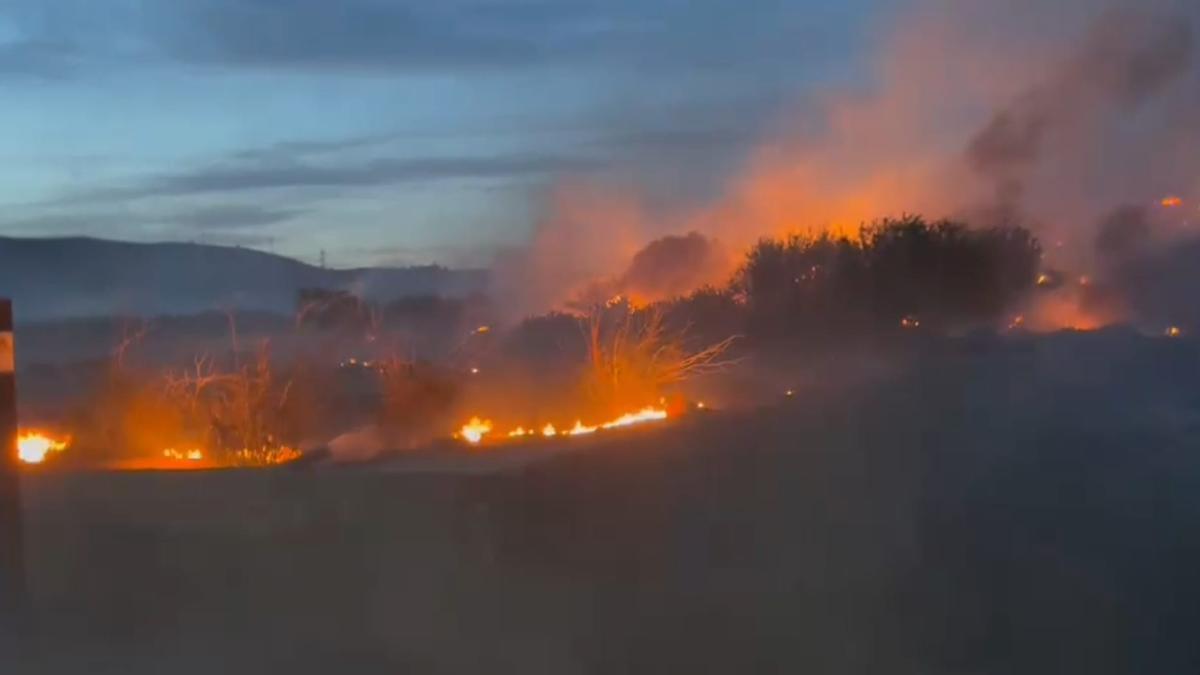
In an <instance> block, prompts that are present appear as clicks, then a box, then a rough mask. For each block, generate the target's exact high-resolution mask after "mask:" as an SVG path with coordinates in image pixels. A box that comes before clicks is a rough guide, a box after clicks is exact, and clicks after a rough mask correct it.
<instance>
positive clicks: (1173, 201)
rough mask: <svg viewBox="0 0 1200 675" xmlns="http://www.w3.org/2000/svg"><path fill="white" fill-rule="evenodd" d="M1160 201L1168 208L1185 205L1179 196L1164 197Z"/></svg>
mask: <svg viewBox="0 0 1200 675" xmlns="http://www.w3.org/2000/svg"><path fill="white" fill-rule="evenodd" d="M1159 203H1160V204H1162V205H1163V208H1167V209H1173V208H1178V207H1180V206H1183V200H1182V199H1180V198H1179V197H1163V198H1162V201H1160V202H1159Z"/></svg>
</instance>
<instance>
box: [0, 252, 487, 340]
mask: <svg viewBox="0 0 1200 675" xmlns="http://www.w3.org/2000/svg"><path fill="white" fill-rule="evenodd" d="M483 284H484V273H483V272H481V271H477V270H464V271H459V270H449V269H445V268H442V267H436V266H429V267H409V268H363V269H353V270H328V269H322V268H319V267H314V266H312V265H307V264H305V263H302V262H299V261H297V260H293V259H291V258H286V257H283V256H279V255H273V254H270V253H264V252H262V251H254V250H249V249H242V248H230V247H225V246H209V245H200V244H186V243H170V244H135V243H128V242H116V241H106V240H102V239H90V238H82V237H78V238H62V239H13V238H0V295H3V296H9V297H12V298H13V300H14V302H15V303H16V313H17V315H18V318H19V319H20V320H25V321H28V320H31V319H49V318H62V317H79V316H97V315H106V314H113V313H124V314H144V315H157V314H183V313H194V312H198V311H203V310H206V309H213V308H219V307H235V308H238V309H254V310H271V311H285V312H290V311H291V310H292V308H293V307H294V305H295V301H296V292H297V290H299V289H301V288H307V287H322V288H345V289H351V290H353V291H355V292H356V293H359V294H361V295H363V296H365V297H367V298H370V299H375V300H391V299H394V298H398V297H403V296H410V295H425V294H436V295H463V294H466V293H470V292H472V291H475V290H479V289H481V288H482V287H483Z"/></svg>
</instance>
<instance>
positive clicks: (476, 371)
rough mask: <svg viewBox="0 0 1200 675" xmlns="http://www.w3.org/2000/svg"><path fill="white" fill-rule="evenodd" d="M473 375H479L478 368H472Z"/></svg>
mask: <svg viewBox="0 0 1200 675" xmlns="http://www.w3.org/2000/svg"><path fill="white" fill-rule="evenodd" d="M471 374H472V375H478V374H479V369H478V368H472V369H471Z"/></svg>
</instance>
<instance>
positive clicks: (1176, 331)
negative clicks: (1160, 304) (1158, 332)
mask: <svg viewBox="0 0 1200 675" xmlns="http://www.w3.org/2000/svg"><path fill="white" fill-rule="evenodd" d="M1163 334H1164V335H1166V336H1167V337H1170V338H1177V337H1183V329H1182V328H1180V327H1179V326H1171V327H1169V328H1167V330H1166V331H1164V333H1163Z"/></svg>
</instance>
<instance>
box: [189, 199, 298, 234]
mask: <svg viewBox="0 0 1200 675" xmlns="http://www.w3.org/2000/svg"><path fill="white" fill-rule="evenodd" d="M302 213H304V212H303V211H302V210H299V209H270V208H265V207H262V206H256V205H228V206H211V207H206V208H199V209H196V210H194V211H187V212H184V213H179V214H176V215H174V216H171V217H169V218H168V221H169V222H171V223H173V224H176V225H183V226H185V227H189V228H194V229H197V230H240V229H247V228H255V227H262V226H264V225H274V224H276V223H282V222H285V221H288V220H291V219H292V218H295V217H296V216H299V215H301V214H302Z"/></svg>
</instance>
